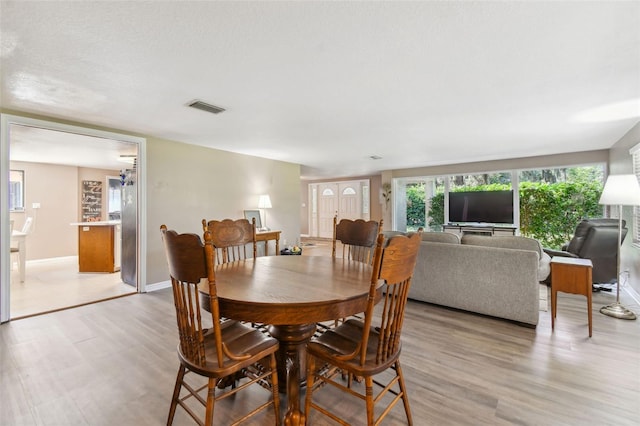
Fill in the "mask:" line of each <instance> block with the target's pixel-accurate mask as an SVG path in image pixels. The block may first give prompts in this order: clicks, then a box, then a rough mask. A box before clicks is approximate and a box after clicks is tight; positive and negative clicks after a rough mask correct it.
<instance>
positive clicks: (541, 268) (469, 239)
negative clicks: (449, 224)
mask: <svg viewBox="0 0 640 426" xmlns="http://www.w3.org/2000/svg"><path fill="white" fill-rule="evenodd" d="M462 244H470V245H475V246H485V247H499V248H506V249H513V250H529V251H535V252H536V253H538V259H539V261H538V281H539V282H542V281H544V280H545V279H546V278H547V277H548V276H549V274H550V273H551V257H550V256H549V255H548V254H547V253H545V252H544V250H543V249H542V245H541V244H540V242H539V241H538V240H536V239H534V238H528V237H522V236H505V237H488V236H484V235H472V234H467V235H464V236H463V237H462Z"/></svg>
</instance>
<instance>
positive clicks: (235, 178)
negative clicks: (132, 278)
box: [147, 138, 301, 284]
mask: <svg viewBox="0 0 640 426" xmlns="http://www.w3.org/2000/svg"><path fill="white" fill-rule="evenodd" d="M260 194H269V195H270V197H271V203H272V205H273V208H271V209H269V210H268V211H267V215H268V219H267V223H268V225H269V228H271V229H273V230H281V231H282V235H281V241H282V240H285V239H286V240H288V241H295V240H296V239H297V238H298V237H299V235H300V204H301V201H300V166H299V165H297V164H292V163H285V162H281V161H273V160H266V159H263V158H258V157H251V156H247V155H240V154H234V153H230V152H226V151H219V150H215V149H209V148H203V147H200V146H195V145H187V144H182V143H178V142H172V141H167V140H162V139H153V138H148V139H147V233H148V234H147V283H150V284H151V283H156V282H162V281H166V280H167V279H168V276H169V275H168V269H167V266H166V260H165V255H164V251H163V248H162V243H161V240H160V225H162V224H165V225H167V227H169V228H170V229H175V230H176V231H178V232H193V233H196V234H199V235H200V234H202V224H201V221H202V219H207V220H210V219H225V218H233V219H237V218H241V217H243V214H244V212H243V210H245V209H256V208H257V206H258V196H259V195H260Z"/></svg>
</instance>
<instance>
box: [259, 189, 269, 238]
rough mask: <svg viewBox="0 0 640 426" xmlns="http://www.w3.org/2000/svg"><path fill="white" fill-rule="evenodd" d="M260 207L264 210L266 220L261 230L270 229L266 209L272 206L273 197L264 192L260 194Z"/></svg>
mask: <svg viewBox="0 0 640 426" xmlns="http://www.w3.org/2000/svg"><path fill="white" fill-rule="evenodd" d="M258 208H259V209H260V210H264V222H263V223H262V228H261V230H262V231H268V230H269V228H267V212H266V210H265V209H270V208H271V198H269V195H267V194H264V195H261V196H260V198H259V199H258Z"/></svg>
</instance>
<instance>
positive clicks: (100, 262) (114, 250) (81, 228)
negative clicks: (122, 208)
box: [71, 220, 121, 273]
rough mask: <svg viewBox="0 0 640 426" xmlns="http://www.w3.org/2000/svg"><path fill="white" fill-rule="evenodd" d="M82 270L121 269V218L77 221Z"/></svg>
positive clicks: (79, 259) (79, 257)
mask: <svg viewBox="0 0 640 426" xmlns="http://www.w3.org/2000/svg"><path fill="white" fill-rule="evenodd" d="M71 225H72V226H77V227H78V264H79V271H80V272H108V273H113V272H118V271H119V270H120V240H121V226H120V221H119V220H107V221H98V222H76V223H72V224H71Z"/></svg>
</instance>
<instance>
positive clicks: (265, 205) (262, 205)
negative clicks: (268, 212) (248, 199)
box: [258, 194, 271, 209]
mask: <svg viewBox="0 0 640 426" xmlns="http://www.w3.org/2000/svg"><path fill="white" fill-rule="evenodd" d="M258 208H259V209H270V208H271V198H269V196H268V195H266V194H265V195H261V196H260V198H259V199H258Z"/></svg>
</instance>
